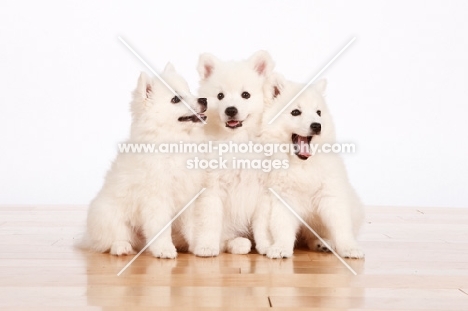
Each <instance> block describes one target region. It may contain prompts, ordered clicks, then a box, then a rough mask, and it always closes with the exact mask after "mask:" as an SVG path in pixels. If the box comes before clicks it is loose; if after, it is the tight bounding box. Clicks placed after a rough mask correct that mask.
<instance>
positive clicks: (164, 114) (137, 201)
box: [81, 63, 207, 258]
mask: <svg viewBox="0 0 468 311" xmlns="http://www.w3.org/2000/svg"><path fill="white" fill-rule="evenodd" d="M161 77H162V79H163V80H164V81H166V82H167V83H168V84H169V85H170V86H171V87H172V88H173V89H174V90H175V91H176V93H177V95H175V94H173V93H172V91H170V90H169V89H168V88H167V87H166V86H165V85H163V83H161V82H160V81H159V80H156V79H153V78H150V77H148V76H147V75H146V74H145V73H142V74H141V76H140V78H139V79H138V85H137V88H136V90H135V91H134V93H133V100H132V103H131V111H132V124H131V131H130V138H129V139H128V140H127V143H133V144H155V145H158V144H161V143H168V142H176V143H178V142H180V141H190V142H193V141H196V139H197V137H200V139H201V137H202V135H201V134H202V126H201V125H202V121H204V120H205V119H206V116H205V115H204V112H205V111H206V108H207V100H206V98H195V97H194V96H193V95H192V94H191V93H190V90H189V87H188V85H187V83H186V81H185V80H184V79H183V78H182V77H181V76H180V75H179V74H178V73H177V72H176V71H175V69H174V67H173V66H172V65H171V64H170V63H169V64H168V65H167V66H166V68H165V70H164V72H163V73H162V74H161ZM184 102H185V103H184ZM185 104H187V105H189V106H190V107H191V108H192V109H191V110H192V111H191V110H190V109H189V108H188V107H187V106H186V105H185ZM193 112H196V113H195V114H194V113H193ZM186 156H187V155H174V154H161V153H138V152H136V153H131V152H130V153H119V154H118V155H117V158H116V159H115V160H114V162H113V163H112V166H111V168H110V170H109V171H108V172H107V175H106V178H105V181H104V185H103V186H102V189H101V190H100V191H99V193H98V194H97V196H96V197H95V199H94V200H93V201H92V202H91V204H90V207H89V211H88V218H87V230H86V234H85V237H84V240H83V242H82V244H81V245H82V246H84V247H85V248H88V249H91V250H94V251H97V252H110V253H111V254H113V255H127V254H133V253H135V250H136V249H138V248H139V247H141V246H142V243H145V242H148V241H149V240H151V239H152V238H153V237H154V236H155V235H156V234H157V233H158V232H159V231H160V230H161V229H162V228H163V227H164V226H165V225H166V224H167V223H169V221H170V220H171V219H172V217H173V216H174V215H175V214H176V213H177V212H178V211H179V210H180V209H181V208H183V207H184V206H185V204H187V202H189V201H190V199H192V198H193V197H194V196H195V195H196V194H197V193H198V192H199V191H200V190H201V184H202V179H203V172H201V171H197V170H191V171H188V170H187V169H186V163H185V161H186V159H185V157H186ZM187 217H190V214H186V215H182V216H181V217H179V219H178V220H177V221H176V222H174V224H173V226H172V229H173V230H171V228H168V229H166V230H165V231H164V232H163V233H162V234H161V235H160V236H159V237H158V239H156V240H155V241H154V242H153V243H152V244H151V246H150V247H149V250H150V252H151V253H152V254H153V256H155V257H160V258H175V257H176V256H177V251H176V247H175V246H174V243H173V242H172V238H171V234H172V233H175V234H178V235H179V236H182V237H185V236H188V235H189V234H190V233H189V232H187V230H189V229H188V227H190V226H189V225H186V223H188V222H189V219H188V218H187Z"/></svg>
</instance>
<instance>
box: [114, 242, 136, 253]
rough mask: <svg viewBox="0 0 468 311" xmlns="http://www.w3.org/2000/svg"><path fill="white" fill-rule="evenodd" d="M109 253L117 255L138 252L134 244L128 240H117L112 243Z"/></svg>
mask: <svg viewBox="0 0 468 311" xmlns="http://www.w3.org/2000/svg"><path fill="white" fill-rule="evenodd" d="M109 253H110V254H111V255H117V256H121V255H132V254H136V252H135V250H134V249H133V247H132V245H131V244H130V242H128V241H115V242H114V243H112V246H111V248H110V251H109Z"/></svg>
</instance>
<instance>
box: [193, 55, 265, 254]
mask: <svg viewBox="0 0 468 311" xmlns="http://www.w3.org/2000/svg"><path fill="white" fill-rule="evenodd" d="M273 66H274V64H273V61H272V59H271V57H270V55H269V54H268V53H267V52H265V51H258V52H256V53H255V54H253V55H252V56H251V57H250V58H249V59H247V60H244V61H237V62H236V61H231V62H224V61H220V60H219V59H217V58H216V57H215V56H213V55H211V54H202V55H201V56H200V59H199V63H198V72H199V74H200V78H201V81H200V88H199V94H200V96H203V97H206V98H207V99H208V101H209V102H210V105H209V107H208V110H207V116H208V120H209V121H208V125H206V126H205V127H204V130H205V132H206V134H207V137H208V138H209V139H211V140H215V141H218V142H234V143H238V144H239V143H247V142H249V141H255V140H256V139H257V138H258V135H259V130H260V128H261V120H262V114H263V110H264V96H263V87H264V83H265V81H266V78H267V77H268V76H269V75H270V73H271V72H272V70H273ZM236 157H237V158H243V159H245V158H252V157H255V155H252V154H251V155H246V154H236V153H235V152H231V153H227V154H224V155H223V158H224V159H225V160H228V163H232V162H231V161H232V160H234V158H236ZM262 175H264V174H263V173H262V172H261V170H255V169H245V168H232V166H231V167H230V168H228V169H213V170H209V171H208V175H207V180H206V184H205V186H206V188H207V189H206V191H205V192H204V193H203V194H202V195H201V197H200V199H199V200H198V201H197V203H196V206H195V226H196V229H195V231H194V238H195V239H194V241H193V243H192V245H191V248H190V251H192V252H193V253H194V254H195V255H198V256H216V255H218V254H219V253H220V252H223V251H228V252H230V253H234V254H246V253H248V252H249V251H250V249H251V246H252V245H251V242H250V240H249V239H248V238H247V237H249V236H250V235H251V232H252V222H254V221H255V219H254V218H255V217H254V213H255V208H256V206H257V204H258V198H259V194H260V193H262V192H264V191H265V189H266V188H265V186H264V184H263V183H262V178H263V177H262Z"/></svg>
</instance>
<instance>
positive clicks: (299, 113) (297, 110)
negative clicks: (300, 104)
mask: <svg viewBox="0 0 468 311" xmlns="http://www.w3.org/2000/svg"><path fill="white" fill-rule="evenodd" d="M301 113H302V112H301V111H300V110H299V109H294V110H293V111H291V114H292V115H293V116H295V117H297V116H300V115H301Z"/></svg>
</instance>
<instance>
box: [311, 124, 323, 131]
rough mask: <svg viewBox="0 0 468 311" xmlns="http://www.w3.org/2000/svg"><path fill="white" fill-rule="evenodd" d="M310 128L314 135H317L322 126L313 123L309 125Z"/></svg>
mask: <svg viewBox="0 0 468 311" xmlns="http://www.w3.org/2000/svg"><path fill="white" fill-rule="evenodd" d="M310 128H311V129H312V132H314V134H318V133H320V131H321V130H322V125H321V124H320V123H317V122H314V123H312V124H311V125H310Z"/></svg>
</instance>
